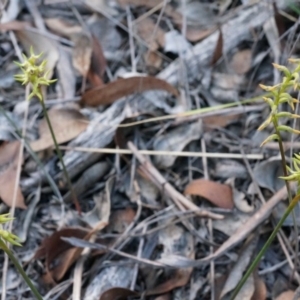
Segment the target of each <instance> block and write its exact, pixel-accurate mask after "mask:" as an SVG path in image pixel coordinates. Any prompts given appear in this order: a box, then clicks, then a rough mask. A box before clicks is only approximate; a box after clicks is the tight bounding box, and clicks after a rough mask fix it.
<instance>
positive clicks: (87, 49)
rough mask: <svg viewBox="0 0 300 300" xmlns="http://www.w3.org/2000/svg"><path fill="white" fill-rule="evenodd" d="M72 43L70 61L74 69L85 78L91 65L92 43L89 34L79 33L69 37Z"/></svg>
mask: <svg viewBox="0 0 300 300" xmlns="http://www.w3.org/2000/svg"><path fill="white" fill-rule="evenodd" d="M71 40H72V41H73V43H74V48H73V53H72V61H73V66H74V68H75V69H76V70H77V71H78V72H79V73H80V74H81V75H82V76H83V77H86V76H87V74H88V71H89V69H90V65H91V59H92V52H93V41H92V38H91V36H90V34H89V33H87V32H84V31H82V32H79V33H74V34H72V35H71Z"/></svg>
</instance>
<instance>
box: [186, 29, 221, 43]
mask: <svg viewBox="0 0 300 300" xmlns="http://www.w3.org/2000/svg"><path fill="white" fill-rule="evenodd" d="M215 30H216V27H212V28H208V29H204V28H199V27H193V26H187V28H186V34H185V37H186V38H187V40H189V41H190V42H199V41H200V40H203V39H205V38H206V37H208V36H209V35H211V34H212V33H213V32H214V31H215Z"/></svg>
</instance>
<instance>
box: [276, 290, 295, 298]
mask: <svg viewBox="0 0 300 300" xmlns="http://www.w3.org/2000/svg"><path fill="white" fill-rule="evenodd" d="M294 295H295V292H294V291H291V290H290V291H285V292H283V293H282V294H280V295H279V296H277V297H276V299H275V300H293V299H294Z"/></svg>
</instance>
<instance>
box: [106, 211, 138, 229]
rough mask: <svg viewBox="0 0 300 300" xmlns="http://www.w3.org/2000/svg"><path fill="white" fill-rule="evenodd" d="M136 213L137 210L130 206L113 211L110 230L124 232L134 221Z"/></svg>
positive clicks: (108, 227)
mask: <svg viewBox="0 0 300 300" xmlns="http://www.w3.org/2000/svg"><path fill="white" fill-rule="evenodd" d="M135 215H136V212H135V211H134V210H133V209H132V208H130V207H127V208H125V209H119V210H116V211H113V212H112V213H111V217H110V222H109V225H108V226H107V230H108V232H114V233H123V232H124V231H125V230H126V228H127V227H128V226H129V225H130V224H131V223H132V221H133V220H134V217H135Z"/></svg>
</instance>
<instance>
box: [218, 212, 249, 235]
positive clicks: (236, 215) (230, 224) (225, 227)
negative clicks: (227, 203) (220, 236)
mask: <svg viewBox="0 0 300 300" xmlns="http://www.w3.org/2000/svg"><path fill="white" fill-rule="evenodd" d="M250 217H251V215H250V214H245V213H242V212H239V211H236V212H233V213H232V214H228V215H226V216H225V218H224V219H223V220H215V221H214V222H213V227H214V229H217V230H219V231H221V232H223V233H225V234H226V235H227V236H232V235H233V234H234V233H235V232H236V231H237V230H238V229H239V228H241V227H243V226H244V224H245V223H246V222H247V221H248V220H249V218H250Z"/></svg>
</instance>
